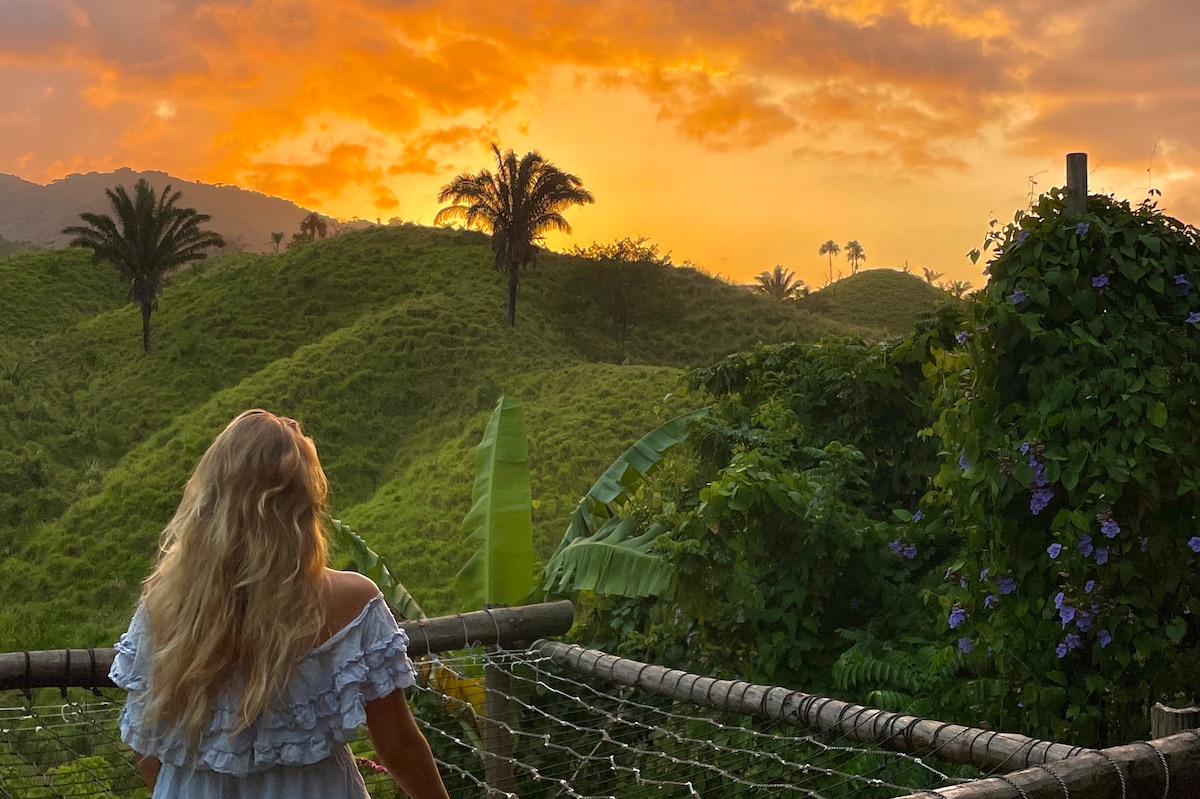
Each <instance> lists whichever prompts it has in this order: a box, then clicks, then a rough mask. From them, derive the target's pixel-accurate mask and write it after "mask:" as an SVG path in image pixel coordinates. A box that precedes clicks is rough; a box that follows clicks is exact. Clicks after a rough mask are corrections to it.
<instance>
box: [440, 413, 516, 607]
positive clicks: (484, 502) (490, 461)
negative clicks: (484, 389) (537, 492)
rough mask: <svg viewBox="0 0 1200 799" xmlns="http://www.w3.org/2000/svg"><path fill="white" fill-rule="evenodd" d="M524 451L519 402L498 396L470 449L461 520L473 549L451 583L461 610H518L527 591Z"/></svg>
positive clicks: (467, 539) (467, 541)
mask: <svg viewBox="0 0 1200 799" xmlns="http://www.w3.org/2000/svg"><path fill="white" fill-rule="evenodd" d="M532 507H533V497H532V494H531V492H530V489H529V447H528V443H527V442H526V439H525V416H524V413H523V411H522V408H521V403H520V402H517V401H516V400H510V399H508V398H507V397H500V399H499V400H498V401H497V402H496V409H495V410H494V411H493V412H492V415H491V418H489V419H488V423H487V426H486V427H485V428H484V429H483V440H482V441H481V442H480V444H479V447H478V448H477V449H476V450H475V487H474V489H473V490H472V492H471V509H470V510H469V511H468V512H467V515H466V518H464V519H463V530H464V532H465V533H466V534H467V538H466V543H468V544H474V545H476V547H477V548H476V549H475V551H474V552H473V553H472V554H471V556H470V558H469V559H468V560H467V562H466V564H465V565H464V566H463V567H462V570H461V571H460V572H459V573H458V578H457V580H456V584H457V586H458V589H459V593H460V594H461V596H462V597H463V603H464V607H465V609H467V610H478V609H480V608H483V607H486V606H488V605H519V604H521V602H522V601H523V600H524V599H525V597H526V595H527V594H528V593H529V590H530V588H532V586H533V523H532V521H531V516H530V509H531V508H532Z"/></svg>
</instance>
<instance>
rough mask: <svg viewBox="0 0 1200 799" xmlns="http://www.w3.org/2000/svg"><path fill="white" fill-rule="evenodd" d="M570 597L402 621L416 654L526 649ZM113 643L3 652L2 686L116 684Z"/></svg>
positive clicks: (558, 622)
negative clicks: (110, 675) (472, 648)
mask: <svg viewBox="0 0 1200 799" xmlns="http://www.w3.org/2000/svg"><path fill="white" fill-rule="evenodd" d="M573 620H574V609H573V607H572V605H571V602H570V600H566V599H564V600H561V601H559V602H545V603H542V604H540V605H524V606H522V607H517V608H496V609H492V610H477V611H474V612H472V613H460V614H458V615H455V616H439V617H437V618H433V619H420V620H415V621H404V622H400V628H401V629H403V630H404V631H405V632H406V633H408V639H409V643H408V653H409V655H411V656H413V657H417V656H418V655H426V654H429V653H430V652H446V651H449V650H452V649H464V648H466V647H469V646H475V645H481V646H486V645H495V646H499V647H502V648H505V649H523V648H524V647H525V646H526V645H527V644H528V643H529V642H530V641H533V640H535V639H537V638H542V637H545V636H548V635H562V634H564V633H566V632H567V631H568V630H569V629H571V624H572V622H573ZM113 656H114V652H113V650H112V649H111V648H103V649H100V648H93V649H51V650H44V651H33V652H9V653H0V690H12V689H22V690H24V689H33V688H112V687H113V683H112V680H110V679H109V678H108V669H109V667H110V666H112V662H113Z"/></svg>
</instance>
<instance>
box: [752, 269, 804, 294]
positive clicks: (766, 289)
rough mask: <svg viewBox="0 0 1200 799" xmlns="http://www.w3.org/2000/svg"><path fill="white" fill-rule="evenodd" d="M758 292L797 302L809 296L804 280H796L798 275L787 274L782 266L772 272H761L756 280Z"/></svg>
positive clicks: (793, 273)
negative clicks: (796, 300)
mask: <svg viewBox="0 0 1200 799" xmlns="http://www.w3.org/2000/svg"><path fill="white" fill-rule="evenodd" d="M754 280H755V283H756V285H755V286H754V288H755V290H756V291H759V292H761V293H763V294H766V295H767V296H768V297H775V298H776V299H780V300H795V299H799V298H800V297H804V296H806V295H807V294H808V287H807V286H805V285H804V281H803V280H798V279H796V273H795V272H794V271H793V272H785V271H784V269H783V267H782V266H781V265H780V264H776V265H775V269H774V270H773V271H770V272H765V271H764V272H759V273H758V274H757V275H756V276H755V278H754Z"/></svg>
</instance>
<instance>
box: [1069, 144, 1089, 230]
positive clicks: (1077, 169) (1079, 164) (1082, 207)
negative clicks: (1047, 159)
mask: <svg viewBox="0 0 1200 799" xmlns="http://www.w3.org/2000/svg"><path fill="white" fill-rule="evenodd" d="M1087 180H1088V174H1087V153H1067V213H1068V214H1070V215H1071V216H1075V215H1078V214H1085V213H1087V196H1088V185H1087Z"/></svg>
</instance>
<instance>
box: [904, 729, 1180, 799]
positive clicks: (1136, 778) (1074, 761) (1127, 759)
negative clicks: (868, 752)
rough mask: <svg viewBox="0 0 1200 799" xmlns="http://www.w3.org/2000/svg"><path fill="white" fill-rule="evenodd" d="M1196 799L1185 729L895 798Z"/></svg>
mask: <svg viewBox="0 0 1200 799" xmlns="http://www.w3.org/2000/svg"><path fill="white" fill-rule="evenodd" d="M931 796H933V797H939V796H940V797H943V799H1063V797H1068V796H1084V797H1087V799H1128V798H1129V797H1142V796H1146V797H1154V799H1160V797H1161V799H1195V798H1196V797H1197V796H1200V735H1197V734H1196V733H1195V732H1184V733H1179V734H1177V735H1172V736H1170V737H1167V738H1160V739H1158V740H1155V741H1149V742H1141V743H1133V744H1125V745H1123V746H1113V747H1110V748H1108V749H1102V750H1100V751H1096V750H1091V749H1090V750H1087V751H1086V752H1084V753H1082V754H1080V755H1078V756H1076V757H1073V758H1071V759H1070V760H1065V761H1060V762H1058V763H1052V764H1048V765H1044V766H1038V767H1036V768H1031V769H1025V770H1023V771H1018V772H1015V773H1012V774H1008V775H1006V776H1004V777H993V778H989V779H984V780H977V781H975V782H968V783H964V784H963V785H955V786H953V787H950V788H939V789H938V790H936V791H922V792H920V793H914V794H909V795H908V796H902V797H898V798H897V799H929V797H931Z"/></svg>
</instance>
